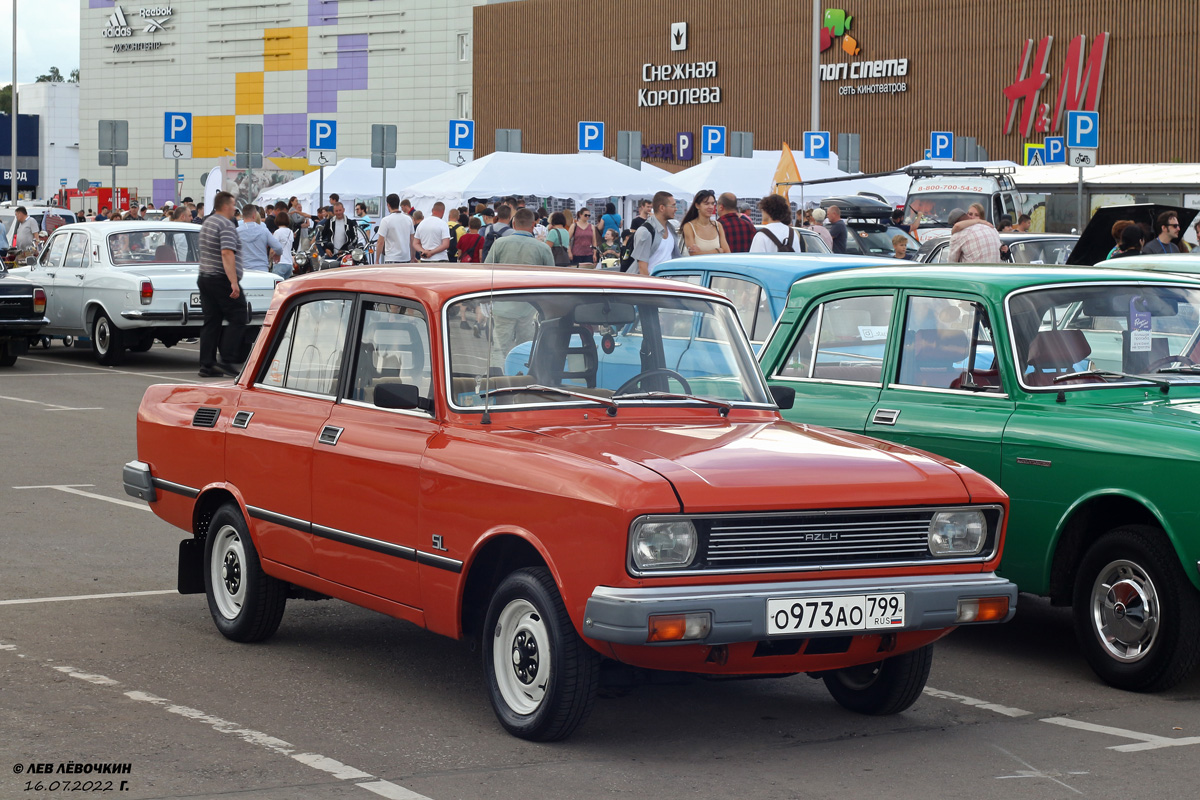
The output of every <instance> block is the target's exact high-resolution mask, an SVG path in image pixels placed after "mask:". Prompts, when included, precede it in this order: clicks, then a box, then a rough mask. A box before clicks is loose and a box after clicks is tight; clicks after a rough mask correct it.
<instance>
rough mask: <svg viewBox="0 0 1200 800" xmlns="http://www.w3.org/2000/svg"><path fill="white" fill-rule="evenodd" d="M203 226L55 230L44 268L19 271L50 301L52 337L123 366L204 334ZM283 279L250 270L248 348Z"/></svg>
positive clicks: (40, 263)
mask: <svg viewBox="0 0 1200 800" xmlns="http://www.w3.org/2000/svg"><path fill="white" fill-rule="evenodd" d="M199 244H200V226H199V225H193V224H191V223H186V222H133V221H128V222H87V223H79V224H75V225H64V226H62V227H61V228H58V229H57V230H55V231H54V233H53V235H52V236H51V237H50V241H49V242H47V243H46V247H45V249H44V250H42V253H41V255H40V256H38V259H37V261H36V262H35V263H34V264H31V265H30V266H27V267H23V268H20V269H15V270H12V273H13V274H14V275H23V276H25V277H27V278H31V279H33V280H36V281H37V282H38V283H39V284H41V285H42V286H44V287H45V289H46V294H47V304H46V316H47V317H49V319H50V324H49V325H48V326H46V327H45V328H44V329H43V330H42V334H43V335H46V336H64V337H67V336H70V337H75V338H76V339H88V340H90V341H91V345H92V352H93V353H94V354H95V356H96V360H97V361H99V362H100V363H101V364H104V365H106V366H113V365H116V364H119V363H121V361H122V360H123V359H124V357H125V351H126V350H131V351H133V352H135V353H141V352H145V351H146V350H149V349H150V347H151V345H153V344H154V340H155V339H157V340H159V341H160V342H162V343H163V344H164V345H166V346H167V347H171V346H172V345H174V344H176V343H177V342H179V340H181V339H185V338H191V337H196V336H199V335H200V326H201V325H202V324H203V315H202V314H201V311H200V292H199V291H198V290H197V288H196V276H197V274H198V272H199V269H200V267H199V249H200V248H199ZM280 280H281V278H280V277H279V276H278V275H274V274H272V273H269V272H259V271H254V270H248V271H247V272H246V274H245V276H244V277H243V278H242V290H243V292H245V295H246V300H247V302H248V304H249V314H250V319H249V323H250V327H249V328H248V329H247V337H248V341H253V338H254V337H255V336H257V335H258V331H259V328H261V326H262V319H263V317H264V316H265V315H266V313H267V308H268V307H269V306H270V305H271V295H272V294H274V292H275V285H276V284H277V283H279V281H280Z"/></svg>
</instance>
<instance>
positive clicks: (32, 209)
mask: <svg viewBox="0 0 1200 800" xmlns="http://www.w3.org/2000/svg"><path fill="white" fill-rule="evenodd" d="M18 208H24V209H25V211H26V212H27V213H29V214H32V213H34V212H35V211H36V212H38V213H41V212H43V211H65V212H67V213H68V214H72V215H73V214H74V213H75V212H74V211H72V210H71V209H69V208H63V207H61V206H38V205H30V204H28V203H17V204H16V205H12V206H0V211H11V212H13V213H16V211H17V209H18Z"/></svg>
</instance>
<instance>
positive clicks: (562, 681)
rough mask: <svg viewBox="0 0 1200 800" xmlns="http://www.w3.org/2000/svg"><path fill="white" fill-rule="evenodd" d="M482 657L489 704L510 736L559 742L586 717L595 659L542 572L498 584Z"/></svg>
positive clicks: (596, 672) (595, 681) (596, 674)
mask: <svg viewBox="0 0 1200 800" xmlns="http://www.w3.org/2000/svg"><path fill="white" fill-rule="evenodd" d="M481 649H482V651H483V671H484V676H485V680H486V682H487V690H488V698H489V699H490V700H491V702H492V709H493V710H494V711H495V712H496V717H497V719H499V720H500V724H501V725H503V726H504V728H505V730H507V731H508V732H509V733H511V734H512V735H514V736H517V737H519V738H521V739H528V740H530V741H535V742H551V741H556V740H558V739H564V738H566V737H567V736H569V735H570V734H571V733H572V732H573V731H574V730H575V729H576V728H578V727H579V726H580V725H581V724H583V722H584V720H586V719H587V717H588V714H589V713H591V710H592V705H593V704H594V703H595V701H596V693H597V691H598V689H599V686H600V656H599V654H597V653H596V652H595V651H594V650H592V649H591V648H590V647H588V646H587V644H585V643H584V641H583V639H582V638H580V636H579V634H578V633H577V632H576V631H575V626H574V625H573V624H572V623H571V618H570V617H569V616H567V610H566V607H565V606H564V605H563V601H562V597H561V596H560V595H559V593H558V587H556V586H555V585H554V579H553V578H551V577H550V573H549V571H548V570H546V569H545V568H542V567H528V568H525V569H519V570H517V571H516V572H514V573H512V574H511V575H509V576H508V577H507V578H505V579H504V580H503V581H502V582H501V583H500V586H499V587H497V589H496V591H495V593H494V594H493V595H492V599H491V602H490V603H489V605H488V611H487V619H486V621H485V623H484V626H483V636H482V648H481ZM514 655H518V656H519V659H514ZM547 664H548V666H547ZM526 687H528V688H526Z"/></svg>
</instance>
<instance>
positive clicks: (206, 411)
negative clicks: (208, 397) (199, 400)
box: [192, 408, 221, 428]
mask: <svg viewBox="0 0 1200 800" xmlns="http://www.w3.org/2000/svg"><path fill="white" fill-rule="evenodd" d="M219 416H221V409H219V408H197V409H196V414H195V416H193V417H192V427H193V428H215V427H216V426H217V417H219Z"/></svg>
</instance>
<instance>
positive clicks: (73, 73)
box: [67, 67, 79, 83]
mask: <svg viewBox="0 0 1200 800" xmlns="http://www.w3.org/2000/svg"><path fill="white" fill-rule="evenodd" d="M67 80H68V82H69V83H79V67H76V68H75V69H73V70H71V77H70V78H68V79H67Z"/></svg>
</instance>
